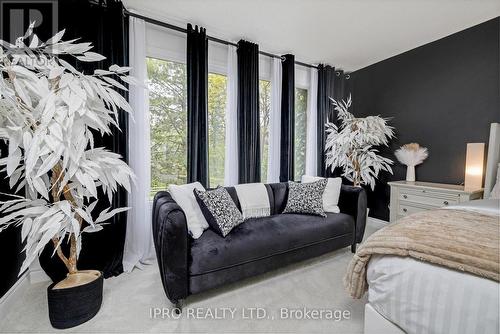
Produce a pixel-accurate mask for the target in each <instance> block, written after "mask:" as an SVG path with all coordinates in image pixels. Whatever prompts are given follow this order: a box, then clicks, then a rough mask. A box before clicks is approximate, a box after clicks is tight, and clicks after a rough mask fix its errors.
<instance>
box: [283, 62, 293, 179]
mask: <svg viewBox="0 0 500 334" xmlns="http://www.w3.org/2000/svg"><path fill="white" fill-rule="evenodd" d="M283 58H284V60H283V62H282V84H281V144H280V182H286V181H289V180H293V178H294V138H295V56H294V55H291V54H287V55H284V56H283Z"/></svg>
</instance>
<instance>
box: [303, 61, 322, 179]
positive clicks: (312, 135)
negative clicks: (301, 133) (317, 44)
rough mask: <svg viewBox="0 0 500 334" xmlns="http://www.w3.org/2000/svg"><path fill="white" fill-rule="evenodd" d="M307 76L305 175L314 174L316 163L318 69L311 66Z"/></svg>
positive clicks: (315, 172)
mask: <svg viewBox="0 0 500 334" xmlns="http://www.w3.org/2000/svg"><path fill="white" fill-rule="evenodd" d="M309 77H310V79H311V82H310V85H309V90H308V92H307V132H306V175H313V176H315V175H316V174H317V168H316V167H317V164H318V141H317V136H318V131H317V123H318V70H317V69H315V68H311V72H310V76H309ZM321 154H323V152H321Z"/></svg>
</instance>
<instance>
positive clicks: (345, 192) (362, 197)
mask: <svg viewBox="0 0 500 334" xmlns="http://www.w3.org/2000/svg"><path fill="white" fill-rule="evenodd" d="M339 208H340V212H342V213H345V214H348V215H351V216H353V217H354V224H355V231H356V237H355V242H356V243H360V242H361V241H362V240H363V235H364V234H365V226H366V210H367V199H366V191H365V190H364V189H363V188H361V187H354V186H348V185H345V184H343V185H342V188H341V190H340V198H339Z"/></svg>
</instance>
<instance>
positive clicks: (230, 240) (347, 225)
mask: <svg viewBox="0 0 500 334" xmlns="http://www.w3.org/2000/svg"><path fill="white" fill-rule="evenodd" d="M266 188H267V192H268V195H269V201H270V202H271V216H270V217H264V218H253V219H249V220H247V221H245V222H244V223H243V224H241V225H239V226H237V227H236V228H234V229H233V230H232V231H231V232H230V233H229V234H228V235H227V236H226V237H225V238H223V237H221V236H220V235H218V234H217V233H215V232H214V231H213V230H211V229H208V230H206V231H205V232H204V233H203V234H202V235H201V237H200V238H198V239H193V238H191V237H190V236H189V234H188V230H187V225H186V218H185V216H184V212H183V211H182V209H181V208H180V207H179V205H177V203H176V202H175V201H174V200H173V199H172V197H171V196H170V194H169V193H168V192H166V191H160V192H158V193H157V194H156V196H155V198H154V203H153V222H152V223H153V237H154V244H155V248H156V255H157V259H158V266H159V269H160V275H161V280H162V283H163V288H164V289H165V293H166V294H167V297H168V299H169V300H170V301H171V302H172V303H174V304H175V305H176V307H178V308H179V309H180V307H181V300H183V299H185V298H186V297H187V296H189V295H192V294H196V293H199V292H202V291H206V290H208V289H211V288H215V287H218V286H222V285H224V284H228V283H232V282H235V281H238V280H241V279H243V278H246V277H250V276H253V275H258V274H261V273H264V272H267V271H270V270H273V269H276V268H279V267H282V266H285V265H288V264H291V263H294V262H297V261H301V260H305V259H309V258H312V257H315V256H319V255H321V254H324V253H327V252H330V251H333V250H336V249H340V248H343V247H347V246H351V251H352V252H355V250H356V243H359V242H361V240H362V239H363V234H364V231H365V224H366V207H367V202H366V193H365V191H364V190H363V189H362V188H358V187H352V186H346V185H342V189H341V194H340V199H339V207H340V213H328V214H327V217H326V218H323V217H319V216H312V215H304V214H281V212H282V211H283V210H284V208H285V206H286V202H287V196H288V184H287V183H274V184H266ZM226 189H227V190H228V192H229V194H230V195H231V197H232V198H233V200H234V202H235V203H236V205H237V206H238V208H240V204H239V201H238V197H237V195H236V190H235V189H234V188H233V187H227V188H226Z"/></svg>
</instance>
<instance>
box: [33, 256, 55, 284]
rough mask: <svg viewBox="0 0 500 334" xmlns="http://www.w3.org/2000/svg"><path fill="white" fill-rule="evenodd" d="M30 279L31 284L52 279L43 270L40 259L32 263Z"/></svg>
mask: <svg viewBox="0 0 500 334" xmlns="http://www.w3.org/2000/svg"><path fill="white" fill-rule="evenodd" d="M29 280H30V283H31V284H34V283H40V282H50V281H51V279H50V277H49V276H47V274H46V273H45V271H43V269H42V266H41V265H40V261H39V260H38V259H36V260H35V261H33V263H32V264H31V265H30V271H29Z"/></svg>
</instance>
